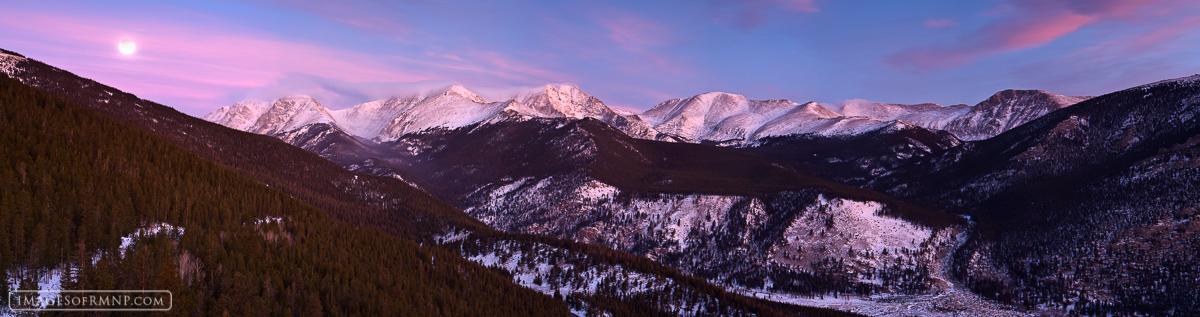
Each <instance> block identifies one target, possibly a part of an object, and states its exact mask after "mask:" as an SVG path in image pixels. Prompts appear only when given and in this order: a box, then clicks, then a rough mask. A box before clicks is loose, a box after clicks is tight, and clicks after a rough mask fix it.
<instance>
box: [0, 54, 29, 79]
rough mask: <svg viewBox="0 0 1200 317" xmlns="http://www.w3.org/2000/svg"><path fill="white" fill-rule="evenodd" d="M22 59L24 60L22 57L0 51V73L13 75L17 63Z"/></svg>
mask: <svg viewBox="0 0 1200 317" xmlns="http://www.w3.org/2000/svg"><path fill="white" fill-rule="evenodd" d="M22 61H25V58H24V57H20V56H16V55H12V54H5V53H3V52H0V73H4V74H6V75H8V76H9V77H13V73H14V72H16V71H17V63H19V62H22Z"/></svg>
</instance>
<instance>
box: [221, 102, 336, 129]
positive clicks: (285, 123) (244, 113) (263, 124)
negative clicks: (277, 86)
mask: <svg viewBox="0 0 1200 317" xmlns="http://www.w3.org/2000/svg"><path fill="white" fill-rule="evenodd" d="M204 119H205V120H209V121H212V122H214V123H217V124H221V125H224V126H227V127H230V128H234V129H238V130H242V131H246V132H252V133H258V134H266V135H274V134H276V133H281V132H287V131H292V130H295V129H298V128H300V127H303V126H306V125H309V124H314V123H333V122H334V119H333V114H332V113H331V112H330V111H329V109H325V107H324V106H321V103H320V102H317V100H316V99H313V98H312V97H309V96H289V97H284V98H280V99H279V100H276V101H275V102H273V103H269V104H268V103H266V102H259V101H242V102H238V103H235V104H233V105H232V106H226V107H221V108H220V109H217V110H216V111H213V112H212V113H209V114H208V115H206V116H204Z"/></svg>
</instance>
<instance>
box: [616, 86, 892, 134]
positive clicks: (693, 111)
mask: <svg viewBox="0 0 1200 317" xmlns="http://www.w3.org/2000/svg"><path fill="white" fill-rule="evenodd" d="M640 116H641V117H642V118H645V119H646V121H647V122H649V123H650V124H652V125H653V127H654V129H655V130H658V131H659V132H662V133H666V134H670V135H673V136H676V137H679V138H680V139H682V140H685V141H689V142H703V141H709V142H716V143H718V144H723V145H745V144H748V143H750V142H753V141H755V140H757V139H760V138H764V137H771V136H785V135H798V134H812V135H821V136H843V135H856V134H861V133H865V132H869V131H874V130H878V129H880V128H884V127H888V126H890V125H892V124H894V122H890V121H893V120H894V119H889V120H879V119H876V118H869V117H847V116H843V115H841V114H838V113H837V112H833V111H831V110H829V109H826V108H825V107H824V106H821V105H819V104H817V103H815V102H808V103H804V104H799V103H795V102H792V101H789V100H749V99H746V97H745V96H742V95H735V94H729V93H723V92H710V93H704V94H700V95H696V96H692V97H689V98H682V99H672V100H668V101H666V102H663V103H660V104H658V105H657V106H654V108H651V109H650V110H647V111H646V112H644V113H642V114H641V115H640Z"/></svg>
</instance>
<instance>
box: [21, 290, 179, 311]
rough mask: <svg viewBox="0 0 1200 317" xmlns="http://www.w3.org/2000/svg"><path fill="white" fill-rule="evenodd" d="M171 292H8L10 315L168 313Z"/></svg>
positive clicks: (172, 296) (171, 302)
mask: <svg viewBox="0 0 1200 317" xmlns="http://www.w3.org/2000/svg"><path fill="white" fill-rule="evenodd" d="M174 299H175V297H174V295H173V294H171V291H157V290H154V291H151V290H139V291H111V290H110V291H79V290H51V291H20V290H18V291H10V292H9V294H8V308H9V309H11V310H13V311H168V310H171V306H172V305H173V304H174V303H173V300H174Z"/></svg>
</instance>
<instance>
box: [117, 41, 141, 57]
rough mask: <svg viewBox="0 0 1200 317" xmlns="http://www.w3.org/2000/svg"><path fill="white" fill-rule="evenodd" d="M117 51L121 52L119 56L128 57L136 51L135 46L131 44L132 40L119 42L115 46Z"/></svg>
mask: <svg viewBox="0 0 1200 317" xmlns="http://www.w3.org/2000/svg"><path fill="white" fill-rule="evenodd" d="M117 49H119V50H121V54H125V55H129V54H133V51H136V50H137V44H135V43H133V40H130V39H124V40H121V44H118V45H117Z"/></svg>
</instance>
